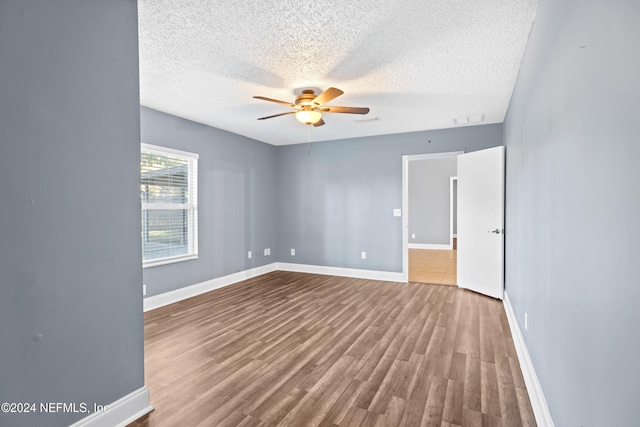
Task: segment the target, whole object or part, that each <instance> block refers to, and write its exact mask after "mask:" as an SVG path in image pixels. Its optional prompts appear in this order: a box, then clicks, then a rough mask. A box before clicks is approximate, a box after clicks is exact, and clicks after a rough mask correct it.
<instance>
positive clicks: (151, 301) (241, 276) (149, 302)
mask: <svg viewBox="0 0 640 427" xmlns="http://www.w3.org/2000/svg"><path fill="white" fill-rule="evenodd" d="M276 264H277V263H272V264H267V265H263V266H261V267H256V268H252V269H250V270H244V271H240V272H238V273H233V274H229V275H227V276H223V277H217V278H215V279H211V280H207V281H206V282H202V283H196V284H195V285H191V286H186V287H184V288H180V289H176V290H174V291H169V292H165V293H163V294H159V295H154V296H152V297H148V298H145V299H144V300H143V309H144V311H145V312H146V311H149V310H153V309H156V308H160V307H164V306H165V305H169V304H173V303H175V302H178V301H182V300H185V299H187V298H191V297H195V296H197V295H200V294H204V293H206V292H209V291H212V290H214V289H218V288H222V287H225V286H229V285H233V284H234V283H238V282H242V281H243V280H247V279H252V278H254V277H257V276H261V275H263V274H266V273H270V272H272V271H275V270H276Z"/></svg>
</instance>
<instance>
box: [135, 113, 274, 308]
mask: <svg viewBox="0 0 640 427" xmlns="http://www.w3.org/2000/svg"><path fill="white" fill-rule="evenodd" d="M140 114H141V119H140V120H141V128H142V142H144V143H147V144H154V145H160V146H163V147H169V148H175V149H179V150H184V151H190V152H193V153H197V154H199V155H200V158H199V160H198V212H199V218H198V246H199V251H198V252H199V258H198V259H196V260H191V261H184V262H179V263H175V264H167V265H161V266H156V267H149V268H145V269H144V283H145V284H146V285H147V296H152V295H156V294H160V293H163V292H168V291H171V290H174V289H178V288H182V287H185V286H189V285H193V284H196V283H200V282H205V281H207V280H210V279H213V278H217V277H221V276H225V275H228V274H231V273H236V272H238V271H244V270H247V269H250V268H254V267H258V266H261V265H265V264H270V263H273V262H276V261H277V259H276V258H277V239H278V221H277V208H278V203H277V200H278V187H277V163H276V160H277V159H276V148H275V147H274V146H272V145H269V144H265V143H263V142H259V141H255V140H253V139H249V138H246V137H243V136H240V135H237V134H233V133H230V132H226V131H223V130H220V129H215V128H212V127H210V126H206V125H202V124H199V123H195V122H192V121H189V120H185V119H181V118H178V117H175V116H172V115H169V114H165V113H161V112H159V111H155V110H151V109H148V108H144V107H143V108H141V112H140ZM265 248H270V249H271V255H270V256H264V249H265ZM248 251H252V258H251V259H249V258H247V252H248Z"/></svg>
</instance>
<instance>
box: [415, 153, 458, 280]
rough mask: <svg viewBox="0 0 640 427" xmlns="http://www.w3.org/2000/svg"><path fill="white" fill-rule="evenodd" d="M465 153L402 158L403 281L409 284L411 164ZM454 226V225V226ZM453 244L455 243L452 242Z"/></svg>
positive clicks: (430, 154) (418, 155) (417, 155)
mask: <svg viewBox="0 0 640 427" xmlns="http://www.w3.org/2000/svg"><path fill="white" fill-rule="evenodd" d="M464 153H465V152H464V151H449V152H444V153H429V154H405V155H403V156H402V212H403V213H404V214H403V215H402V281H403V282H409V164H410V162H411V161H414V160H431V159H442V158H447V157H457V156H458V155H460V154H464ZM452 226H453V225H452ZM452 243H453V242H452Z"/></svg>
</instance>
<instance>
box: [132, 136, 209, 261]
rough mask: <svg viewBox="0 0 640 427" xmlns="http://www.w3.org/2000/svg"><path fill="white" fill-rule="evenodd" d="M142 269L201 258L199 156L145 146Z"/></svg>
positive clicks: (141, 154) (143, 161)
mask: <svg viewBox="0 0 640 427" xmlns="http://www.w3.org/2000/svg"><path fill="white" fill-rule="evenodd" d="M140 171H141V183H140V196H141V198H142V263H143V267H151V266H154V265H160V264H167V263H170V262H178V261H184V260H187V259H194V258H197V257H198V155H197V154H193V153H187V152H185V151H178V150H173V149H169V148H164V147H157V146H154V145H148V144H142V146H141V153H140Z"/></svg>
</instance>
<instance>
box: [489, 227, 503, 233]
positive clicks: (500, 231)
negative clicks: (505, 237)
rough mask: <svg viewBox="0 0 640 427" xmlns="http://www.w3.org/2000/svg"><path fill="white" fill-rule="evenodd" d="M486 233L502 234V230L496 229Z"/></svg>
mask: <svg viewBox="0 0 640 427" xmlns="http://www.w3.org/2000/svg"><path fill="white" fill-rule="evenodd" d="M487 233H494V234H502V230H500V229H499V228H496V229H495V230H491V231H487Z"/></svg>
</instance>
